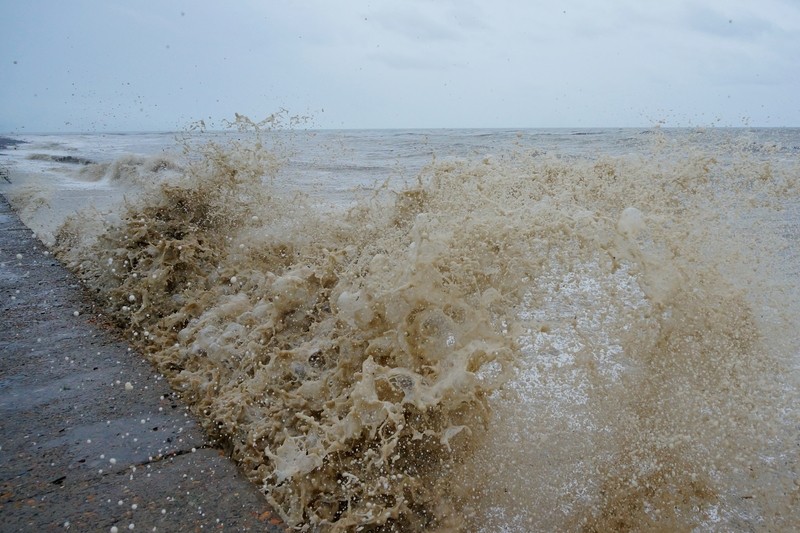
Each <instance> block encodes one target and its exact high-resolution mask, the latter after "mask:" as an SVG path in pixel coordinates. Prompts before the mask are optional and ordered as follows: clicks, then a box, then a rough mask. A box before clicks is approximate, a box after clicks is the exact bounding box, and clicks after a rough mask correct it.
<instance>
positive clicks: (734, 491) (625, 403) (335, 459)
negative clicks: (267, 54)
mask: <svg viewBox="0 0 800 533" xmlns="http://www.w3.org/2000/svg"><path fill="white" fill-rule="evenodd" d="M239 123H240V124H245V125H247V126H251V127H255V129H256V130H257V131H256V133H257V135H256V136H255V137H253V138H252V139H251V140H249V141H236V142H231V143H228V144H220V143H210V144H208V145H205V146H203V147H202V148H199V149H197V150H198V151H197V152H192V154H191V157H189V158H187V160H186V162H185V163H184V164H183V165H182V166H180V167H177V166H171V167H170V172H168V173H166V174H163V173H162V175H160V179H158V180H149V181H148V180H143V181H140V182H138V185H139V187H140V188H141V189H142V191H143V192H142V193H141V194H139V195H137V196H135V197H131V198H129V199H128V201H127V204H126V206H125V210H124V212H123V213H122V214H121V215H120V217H119V219H118V220H116V221H113V222H112V223H109V224H108V225H107V227H105V228H104V230H103V231H102V232H100V233H99V235H98V236H97V237H96V238H93V239H86V238H85V236H84V229H83V228H84V225H83V224H82V223H81V218H80V217H77V218H75V219H73V220H72V221H71V222H68V223H67V224H65V225H64V226H63V228H62V229H61V231H60V233H59V238H58V242H57V248H58V250H59V251H60V256H61V258H62V259H63V260H64V261H66V262H67V263H69V264H71V265H72V266H73V267H74V268H75V269H76V270H77V271H78V272H79V273H80V276H81V277H82V278H83V279H84V280H85V281H86V282H87V284H88V285H89V286H91V287H93V288H94V289H95V290H96V291H97V294H98V298H99V299H100V300H101V301H103V302H105V304H106V306H107V311H108V313H109V314H110V315H111V316H113V317H114V318H115V319H116V320H117V322H118V324H119V325H120V327H121V328H123V329H124V330H125V331H126V332H127V334H128V335H129V336H130V338H131V339H132V341H134V342H136V343H138V344H139V345H140V346H141V347H142V349H144V350H145V351H147V353H148V354H149V355H150V357H151V358H152V360H153V361H154V362H155V363H156V364H157V365H158V368H159V370H160V371H161V372H163V373H164V374H165V375H166V376H168V377H169V379H170V380H171V382H172V384H173V386H174V387H175V388H176V389H177V390H179V391H181V392H182V394H183V395H184V397H185V398H186V399H187V401H188V402H189V403H190V404H191V405H192V406H193V409H194V410H195V411H196V412H197V413H198V414H199V415H200V416H201V417H202V418H203V420H204V421H205V422H204V423H205V425H206V429H207V430H208V431H209V432H210V433H211V434H212V435H213V436H214V437H215V438H217V439H218V440H220V441H221V442H224V443H225V444H226V445H227V446H228V448H229V450H230V453H231V454H232V456H233V457H234V458H235V459H236V460H237V461H238V462H239V464H240V465H241V467H242V469H243V471H244V472H245V473H246V474H247V475H248V477H249V478H250V479H252V480H253V481H254V482H256V483H258V484H259V485H260V486H262V487H263V489H264V491H265V493H266V494H267V496H268V498H269V499H270V501H271V502H272V503H273V504H274V505H275V507H276V509H278V510H280V512H281V514H282V517H283V519H284V520H285V521H286V522H287V523H288V524H290V525H291V526H293V527H297V528H298V529H310V528H320V529H322V530H326V531H327V530H331V531H340V530H342V531H343V530H353V529H359V530H371V531H433V530H481V529H483V530H485V531H495V530H509V531H525V530H545V529H552V530H586V531H606V530H620V531H625V530H642V529H662V530H687V529H690V528H695V527H700V528H704V529H710V530H713V529H715V528H718V529H729V528H731V527H741V526H743V525H747V524H749V525H754V524H755V525H765V524H766V525H767V526H768V527H773V528H779V529H780V528H786V527H791V526H792V525H796V524H797V520H798V517H797V512H796V511H795V510H794V509H796V508H797V506H796V499H797V496H798V489H797V483H798V481H797V471H796V469H797V457H796V442H795V441H796V428H797V427H798V420H797V413H796V410H795V409H794V408H793V407H792V402H793V401H796V398H797V387H796V385H797V383H796V371H795V370H794V369H793V366H794V367H795V368H796V361H795V362H793V361H792V359H791V358H792V357H795V356H796V352H794V351H793V350H796V344H794V343H795V341H796V339H791V340H790V341H789V342H777V341H775V339H776V337H774V336H771V335H769V333H770V332H774V331H775V330H778V329H780V328H781V327H783V326H785V325H786V324H787V323H791V321H792V320H794V319H795V318H796V316H795V315H791V314H786V312H785V311H786V309H789V308H790V307H791V306H784V307H782V306H781V302H783V301H788V300H786V299H787V298H788V296H789V295H790V294H791V290H787V286H785V285H781V289H780V290H776V286H775V279H776V278H775V277H772V278H769V280H767V279H766V278H764V277H761V276H760V275H758V274H761V273H763V269H761V270H759V269H752V268H748V266H749V264H748V261H749V259H748V258H749V257H750V256H749V255H748V254H747V253H745V252H749V253H752V251H753V250H757V251H758V253H759V254H760V257H761V258H762V259H764V261H763V262H764V263H766V262H767V261H766V258H769V257H778V256H779V255H780V250H781V249H785V246H786V242H787V239H791V236H784V237H781V236H780V235H770V236H769V238H765V235H764V234H763V233H761V234H760V238H759V239H754V238H743V236H742V235H743V234H742V227H744V226H743V222H742V221H743V220H744V221H746V220H747V216H744V215H745V213H750V212H753V210H754V209H760V210H767V211H769V212H770V213H780V212H782V211H781V210H782V209H785V208H786V206H787V205H789V204H790V203H791V202H796V199H797V193H798V190H797V185H796V180H794V179H793V176H794V175H795V174H793V173H794V172H796V168H794V167H792V166H791V165H789V166H776V165H774V164H773V163H770V162H766V163H765V162H763V161H761V160H759V159H757V158H752V157H746V156H744V155H741V150H739V149H738V148H737V147H736V146H735V144H730V145H726V146H724V147H722V148H720V147H712V148H711V149H706V148H702V147H701V146H697V145H693V144H691V143H689V144H686V145H683V146H681V147H680V149H681V150H682V152H681V156H680V157H675V152H674V151H673V150H672V149H671V148H669V147H665V144H668V143H665V142H664V141H663V139H661V138H660V137H659V138H657V139H655V140H654V141H653V146H654V148H653V149H651V150H650V152H649V153H648V154H644V155H640V156H636V157H620V158H608V157H601V158H598V159H597V160H584V159H574V158H573V159H562V158H557V157H552V156H547V155H542V154H540V153H537V152H530V153H527V152H525V151H523V150H519V151H517V152H515V153H512V154H507V155H502V156H500V157H495V158H493V159H484V160H481V161H478V162H470V161H459V162H447V163H434V164H432V165H430V166H429V167H427V168H426V169H424V170H423V172H422V173H421V174H420V176H418V178H417V180H416V182H415V183H414V184H413V185H412V186H410V187H407V188H405V189H402V190H399V191H391V190H389V189H388V188H383V189H380V190H379V191H377V192H376V193H375V194H373V195H364V197H363V198H361V199H360V200H359V201H358V202H357V203H356V204H355V205H354V207H351V208H348V209H338V210H336V209H333V210H321V209H319V208H318V206H316V205H315V204H313V203H312V202H310V201H309V200H308V198H307V197H306V196H304V195H303V193H302V192H294V193H293V192H290V191H291V188H290V187H286V186H284V185H283V184H281V183H280V178H281V173H280V169H281V164H282V162H283V159H282V157H281V156H280V154H277V153H276V152H275V151H274V150H268V149H266V148H265V144H264V143H263V142H262V139H261V135H263V134H264V132H263V131H262V130H261V126H263V124H262V125H256V124H253V123H251V122H249V121H248V120H246V119H244V118H243V117H242V118H241V119H240V120H239ZM657 137H658V136H657ZM709 150H711V151H709ZM731 153H733V154H734V155H735V157H732V158H731V157H728V156H729V155H730V154H731ZM287 191H289V192H287ZM795 205H796V204H795ZM765 268H766V267H765ZM776 298H784V300H776ZM766 301H770V302H772V305H769V306H766V305H765V302H766ZM785 338H786V337H784V339H785ZM793 431H794V432H795V433H793Z"/></svg>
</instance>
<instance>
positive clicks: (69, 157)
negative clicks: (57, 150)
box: [28, 154, 94, 165]
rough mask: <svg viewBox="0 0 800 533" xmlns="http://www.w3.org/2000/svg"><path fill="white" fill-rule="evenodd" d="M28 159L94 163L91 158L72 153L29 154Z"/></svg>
mask: <svg viewBox="0 0 800 533" xmlns="http://www.w3.org/2000/svg"><path fill="white" fill-rule="evenodd" d="M28 159H31V160H33V161H52V162H54V163H67V164H70V165H91V164H93V163H94V161H92V160H91V159H88V158H85V157H76V156H74V155H53V154H31V155H29V156H28Z"/></svg>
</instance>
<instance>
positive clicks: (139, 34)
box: [0, 0, 800, 132]
mask: <svg viewBox="0 0 800 533" xmlns="http://www.w3.org/2000/svg"><path fill="white" fill-rule="evenodd" d="M798 95H800V1H798V0H695V1H688V0H686V1H684V0H663V1H656V0H653V1H648V0H605V1H603V0H563V1H553V0H551V1H544V0H530V1H523V0H518V1H517V0H483V1H472V0H462V1H456V0H436V1H434V0H404V1H391V2H390V1H378V0H373V1H366V0H339V1H332V0H294V1H288V0H287V1H277V0H247V1H245V0H241V1H231V2H220V1H219V0H213V1H212V0H191V1H190V0H186V1H177V0H176V1H168V0H153V1H137V0H95V1H92V0H74V1H69V2H67V1H61V0H51V1H48V0H30V1H25V2H22V1H11V0H0V131H2V132H49V131H134V130H179V129H183V128H185V127H186V126H187V125H188V124H189V123H191V122H192V121H195V120H200V119H204V120H205V121H206V122H209V121H210V122H212V123H213V124H220V123H221V120H223V119H228V118H232V117H233V116H234V113H237V112H238V113H242V114H246V115H248V116H250V117H251V118H254V119H259V118H263V117H265V116H267V115H269V114H270V113H272V112H274V111H276V110H278V109H280V108H286V109H288V110H289V112H290V113H292V114H298V115H300V114H302V115H309V116H311V117H312V122H311V124H312V125H313V126H314V127H320V128H414V127H420V128H422V127H559V126H563V127H591V126H650V125H654V124H656V123H659V122H663V123H665V124H666V125H673V126H707V125H723V126H725V125H728V126H741V125H753V126H800V96H798Z"/></svg>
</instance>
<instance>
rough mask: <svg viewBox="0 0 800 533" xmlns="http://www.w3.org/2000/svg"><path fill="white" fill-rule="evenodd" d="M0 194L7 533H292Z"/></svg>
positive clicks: (0, 461) (2, 509)
mask: <svg viewBox="0 0 800 533" xmlns="http://www.w3.org/2000/svg"><path fill="white" fill-rule="evenodd" d="M276 524H279V521H278V520H277V519H276V518H275V515H274V514H272V513H271V510H270V508H269V507H268V505H267V503H266V501H265V499H264V497H263V496H262V495H261V494H260V492H259V491H258V490H257V489H256V488H255V487H254V486H253V485H252V484H251V483H249V482H248V481H247V480H246V479H245V478H244V477H243V476H242V475H241V474H240V473H239V472H238V471H237V469H236V467H235V465H234V464H233V463H232V462H231V461H230V460H229V459H227V458H226V457H224V455H223V454H222V452H221V451H220V450H218V449H215V448H214V447H213V446H212V445H211V444H209V441H208V439H207V438H206V436H205V435H204V433H203V431H202V430H201V429H200V427H199V426H198V424H197V423H196V422H195V420H193V418H192V416H191V415H190V414H189V412H188V410H187V408H186V407H185V406H184V405H183V404H182V403H181V401H180V400H179V398H178V397H177V396H176V395H175V394H174V393H172V392H171V390H170V389H169V386H168V385H167V383H166V381H165V380H164V379H163V378H161V377H160V376H159V375H157V374H156V372H155V371H154V370H153V368H152V367H151V365H150V364H149V363H148V362H146V361H145V360H143V358H142V357H141V356H140V355H139V354H137V353H136V352H133V351H131V350H130V348H129V347H128V346H127V345H126V344H125V343H123V342H121V341H120V340H119V339H118V338H116V337H115V336H114V333H113V330H112V329H110V328H108V327H106V326H104V325H103V320H102V318H101V317H99V316H98V314H97V311H96V310H95V309H93V307H92V302H91V300H90V299H89V298H88V296H87V293H86V292H85V290H84V289H83V288H82V286H81V285H80V284H79V283H78V282H77V281H76V279H75V278H74V277H73V276H72V275H71V274H70V273H69V272H68V271H67V270H65V269H64V268H63V267H62V266H61V265H60V264H59V263H58V262H57V261H56V260H54V259H53V258H52V256H49V255H46V253H45V249H44V247H43V246H42V245H41V243H39V242H38V241H37V240H36V239H34V238H32V236H31V232H30V230H28V229H27V228H26V227H25V226H24V225H23V224H22V223H21V222H20V221H19V219H18V218H17V216H16V215H15V214H14V213H13V212H12V210H11V209H10V207H9V205H8V203H7V202H6V200H5V199H4V198H2V197H1V196H0V530H2V531H4V532H10V531H37V532H39V531H64V530H65V529H66V530H69V531H80V532H83V531H105V532H108V531H120V532H122V531H130V530H134V531H163V532H167V533H171V532H181V531H268V532H278V531H283V529H282V527H281V526H280V525H276Z"/></svg>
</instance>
